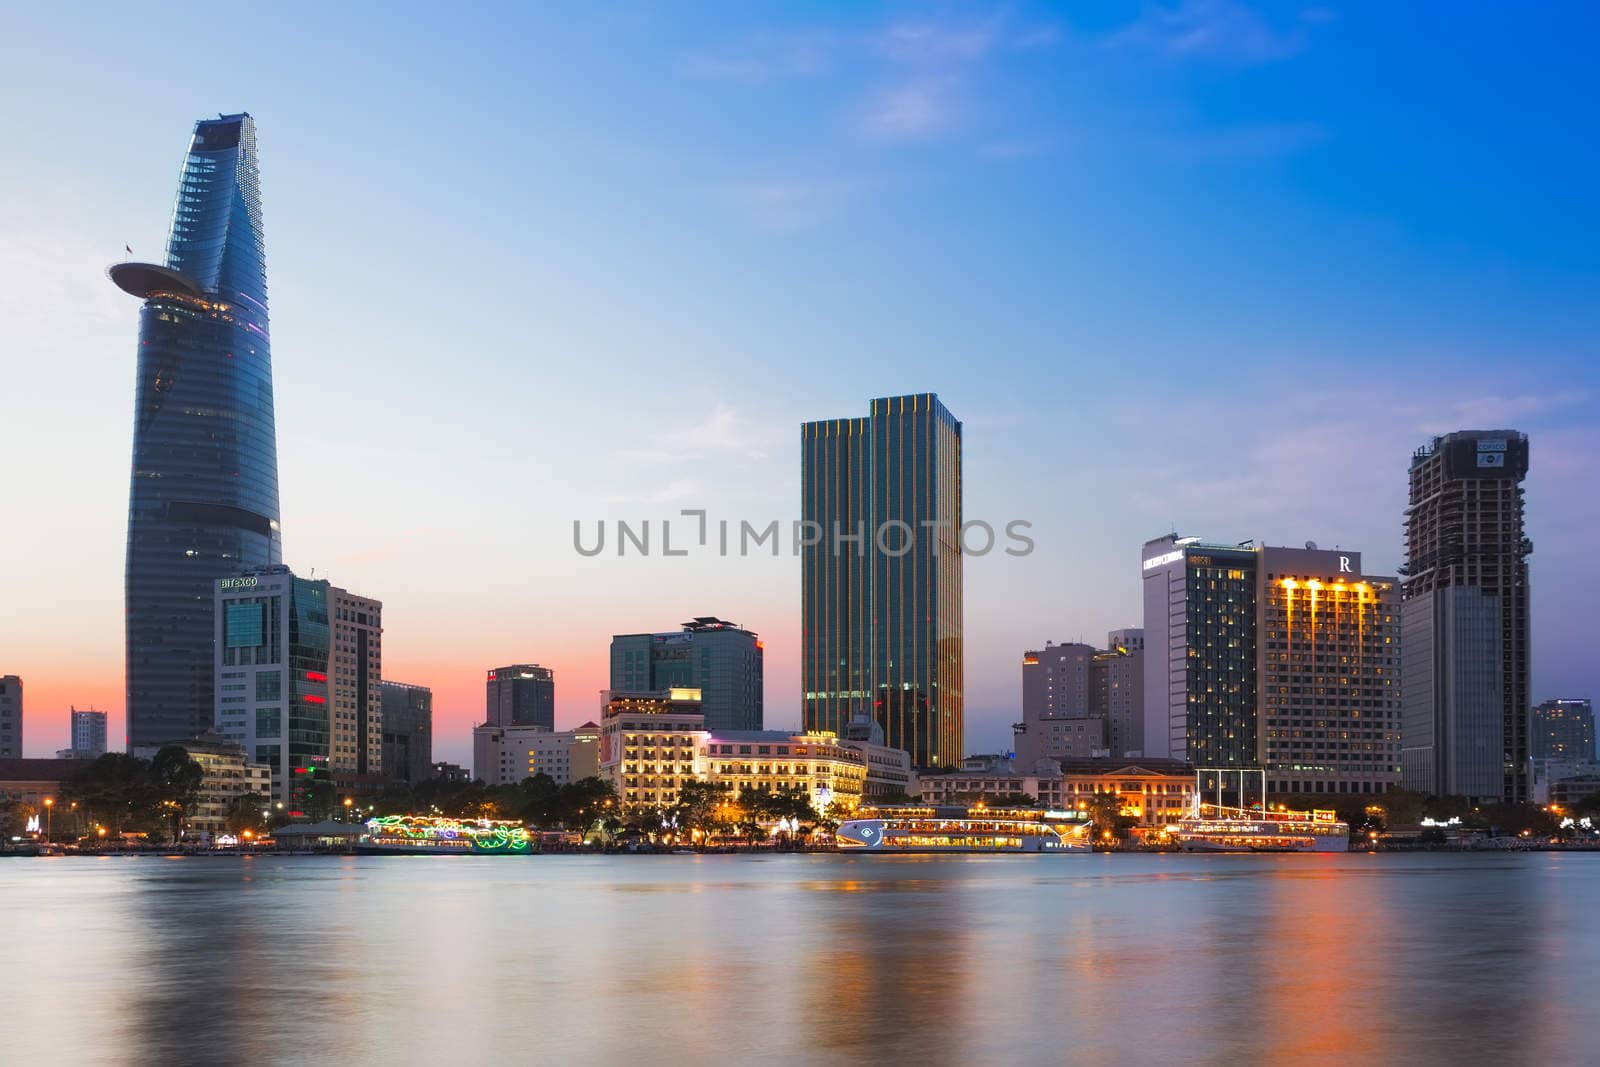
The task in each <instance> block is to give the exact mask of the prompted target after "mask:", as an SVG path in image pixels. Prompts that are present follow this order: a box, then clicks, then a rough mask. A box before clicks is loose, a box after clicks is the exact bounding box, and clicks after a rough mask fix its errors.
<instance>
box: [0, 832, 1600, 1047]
mask: <svg viewBox="0 0 1600 1067" xmlns="http://www.w3.org/2000/svg"><path fill="white" fill-rule="evenodd" d="M0 916H3V918H0V1011H3V1015H4V1018H5V1019H6V1024H5V1027H4V1030H3V1033H0V1062H3V1063H29V1064H33V1063H41V1064H43V1063H156V1062H161V1063H192V1062H228V1063H235V1062H245V1063H264V1062H327V1061H343V1062H346V1063H369V1062H384V1063H441V1064H443V1063H494V1062H498V1063H528V1062H546V1063H588V1064H609V1063H624V1062H627V1063H642V1064H648V1065H655V1064H676V1063H696V1062H698V1063H749V1062H755V1061H758V1060H759V1061H761V1062H821V1063H840V1064H845V1063H849V1064H874V1063H882V1062H919V1063H961V1062H971V1063H1065V1062H1078V1063H1113V1064H1144V1063H1160V1064H1169V1065H1175V1064H1178V1063H1181V1062H1191V1063H1192V1062H1202V1063H1210V1062H1217V1063H1224V1062H1226V1063H1249V1064H1254V1063H1262V1064H1270V1063H1296V1062H1329V1063H1345V1062H1349V1063H1362V1062H1366V1063H1372V1062H1384V1063H1482V1062H1502V1063H1597V1062H1600V1030H1597V1025H1600V1023H1597V1020H1600V855H1575V854H1559V853H1537V854H1528V855H1454V854H1433V855H1383V856H1372V855H1364V854H1353V855H1310V856H1132V855H1130V856H1103V855H1070V856H1061V855H1058V856H1020V855H1019V856H985V857H968V856H941V857H910V856H900V857H865V856H823V855H818V856H764V857H740V856H705V857H696V856H650V857H644V856H640V857H611V858H602V857H582V856H544V857H527V858H523V857H484V858H469V857H360V858H331V857H330V858H310V857H308V858H299V857H254V858H248V859H241V858H225V857H218V858H210V857H198V858H190V859H158V858H153V857H143V858H104V859H89V858H75V857H72V858H53V859H47V860H38V859H6V860H0Z"/></svg>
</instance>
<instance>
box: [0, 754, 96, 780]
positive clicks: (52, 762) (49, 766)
mask: <svg viewBox="0 0 1600 1067" xmlns="http://www.w3.org/2000/svg"><path fill="white" fill-rule="evenodd" d="M82 767H83V761H82V760H75V759H0V782H64V781H66V780H67V779H68V778H71V777H72V776H73V775H74V774H76V773H77V772H78V770H79V769H80V768H82Z"/></svg>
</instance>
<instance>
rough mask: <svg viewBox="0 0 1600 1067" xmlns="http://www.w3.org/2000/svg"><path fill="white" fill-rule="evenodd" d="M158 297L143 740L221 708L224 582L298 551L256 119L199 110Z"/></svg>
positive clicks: (149, 291) (151, 344) (141, 615)
mask: <svg viewBox="0 0 1600 1067" xmlns="http://www.w3.org/2000/svg"><path fill="white" fill-rule="evenodd" d="M109 273H110V276H111V280H112V281H113V282H115V283H116V284H117V286H118V287H119V288H121V289H122V290H123V291H125V292H128V293H131V294H132V295H134V296H137V297H139V298H141V299H142V300H143V301H144V307H143V308H142V309H141V311H140V314H139V358H138V369H137V374H136V382H135V395H134V430H133V465H132V486H131V490H130V492H129V501H128V544H127V566H126V572H125V595H126V609H127V622H126V627H127V635H126V636H127V714H128V742H129V744H130V745H144V744H159V743H161V742H163V741H172V740H180V739H184V738H189V737H193V736H195V735H197V734H199V733H201V732H203V731H205V730H206V729H208V728H209V727H210V726H211V722H212V713H213V709H212V666H213V664H212V659H213V648H212V639H213V633H212V629H213V627H212V617H211V613H212V598H213V586H214V583H215V582H216V581H217V580H218V579H220V578H224V577H227V576H230V575H235V574H238V573H240V572H241V571H243V570H247V569H251V568H255V567H262V566H267V565H271V564H276V563H278V562H279V561H280V559H281V557H282V550H281V545H280V541H279V527H278V457H277V444H276V433H275V429H274V423H273V408H272V361H271V354H270V347H269V343H268V329H267V284H266V267H265V260H264V256H263V239H262V227H261V196H260V189H259V185H258V181H257V172H256V134H255V122H254V121H253V120H252V119H251V118H250V116H249V115H228V116H223V117H221V118H217V119H202V120H201V121H199V122H197V123H195V127H194V135H193V137H192V138H191V140H190V144H189V153H188V155H187V156H186V157H185V159H184V163H183V171H182V174H181V175H180V177H179V184H178V197H177V202H176V206H175V208H174V210H173V215H172V227H171V230H170V232H169V234H168V237H167V253H166V262H165V264H164V265H158V264H153V263H120V264H118V265H116V266H114V267H112V268H111V269H110V272H109Z"/></svg>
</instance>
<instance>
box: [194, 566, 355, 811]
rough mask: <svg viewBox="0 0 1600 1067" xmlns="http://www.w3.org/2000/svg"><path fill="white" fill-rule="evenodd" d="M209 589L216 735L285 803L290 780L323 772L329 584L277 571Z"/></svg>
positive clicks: (290, 794)
mask: <svg viewBox="0 0 1600 1067" xmlns="http://www.w3.org/2000/svg"><path fill="white" fill-rule="evenodd" d="M215 584H216V588H215V594H214V598H215V609H216V610H215V614H214V619H215V628H216V634H215V641H214V648H215V656H216V666H215V678H216V693H215V697H214V700H215V707H216V732H217V733H219V734H221V735H222V736H223V737H225V738H227V739H228V740H230V741H233V742H234V743H235V744H238V745H240V746H241V747H243V749H244V751H245V758H246V760H247V761H248V762H251V763H264V764H266V765H267V766H268V767H270V768H271V769H272V792H273V795H274V796H275V797H276V798H278V799H279V800H282V801H284V802H285V803H291V802H292V801H293V800H294V796H293V793H294V786H295V784H296V778H297V775H298V776H302V777H304V776H306V775H307V772H310V771H323V772H326V771H327V769H328V745H329V719H328V651H329V647H330V641H329V625H328V583H327V582H326V581H323V580H312V579H309V578H300V577H297V576H296V575H295V574H294V573H292V572H291V571H290V570H289V568H287V567H281V566H279V567H267V568H262V569H260V570H257V571H254V572H251V573H248V574H244V575H240V576H238V577H235V578H222V579H219V580H218V581H217V582H216V583H215Z"/></svg>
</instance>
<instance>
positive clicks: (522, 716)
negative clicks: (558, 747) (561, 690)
mask: <svg viewBox="0 0 1600 1067" xmlns="http://www.w3.org/2000/svg"><path fill="white" fill-rule="evenodd" d="M484 688H485V694H484V697H485V699H484V713H483V721H484V724H485V725H488V726H542V727H544V728H545V729H546V730H554V729H555V728H556V679H555V674H554V673H553V672H552V671H551V670H550V668H549V667H541V666H539V665H538V664H537V663H516V664H513V665H511V666H509V667H496V668H495V669H494V670H492V671H490V672H489V677H488V680H487V682H486V684H485V687H484Z"/></svg>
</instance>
